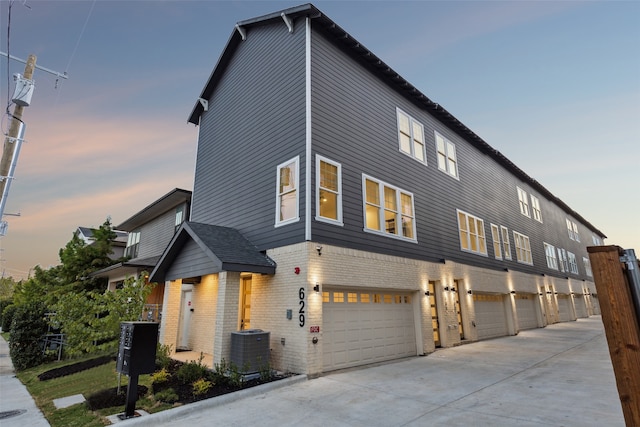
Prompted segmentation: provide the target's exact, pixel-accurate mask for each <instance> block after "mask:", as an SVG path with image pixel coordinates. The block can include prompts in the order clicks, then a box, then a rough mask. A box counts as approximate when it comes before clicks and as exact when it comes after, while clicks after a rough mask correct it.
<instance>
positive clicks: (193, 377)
mask: <svg viewBox="0 0 640 427" xmlns="http://www.w3.org/2000/svg"><path fill="white" fill-rule="evenodd" d="M206 374H207V368H206V366H203V365H201V364H200V363H197V362H194V361H191V362H187V363H185V364H184V365H182V366H180V368H179V369H178V372H177V373H176V375H177V377H178V379H179V380H180V381H181V382H182V383H183V384H192V383H194V382H195V381H197V380H199V379H201V378H203V377H204V376H205V375H206Z"/></svg>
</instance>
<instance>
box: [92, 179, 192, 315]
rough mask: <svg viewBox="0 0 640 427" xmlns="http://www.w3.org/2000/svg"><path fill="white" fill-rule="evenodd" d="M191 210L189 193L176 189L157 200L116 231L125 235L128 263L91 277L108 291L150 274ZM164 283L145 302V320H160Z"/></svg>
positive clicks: (125, 250)
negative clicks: (98, 279)
mask: <svg viewBox="0 0 640 427" xmlns="http://www.w3.org/2000/svg"><path fill="white" fill-rule="evenodd" d="M190 206H191V191H188V190H182V189H180V188H176V189H174V190H171V191H170V192H169V193H167V194H165V195H164V196H162V197H160V198H159V199H158V200H156V201H154V202H153V203H151V204H150V205H148V206H147V207H145V208H144V209H142V210H141V211H139V212H138V213H136V214H134V215H133V216H132V217H131V218H129V219H127V220H126V221H124V222H123V223H121V224H119V225H118V226H117V227H116V228H117V229H118V230H124V231H126V232H127V233H128V239H125V242H126V247H125V248H124V252H123V255H124V256H125V257H128V258H129V259H128V260H127V261H124V262H120V263H117V264H114V265H112V266H109V267H106V268H103V269H102V270H99V271H97V272H95V273H93V276H98V277H106V278H107V280H108V290H110V291H112V290H115V289H117V288H118V287H119V286H122V284H123V283H124V281H125V279H126V278H128V277H135V278H137V277H138V276H139V275H140V274H141V273H142V272H145V271H146V272H147V273H150V272H151V271H152V270H153V268H154V267H155V265H156V263H157V262H158V259H160V255H162V251H163V250H164V249H165V248H166V246H167V244H168V243H169V242H170V241H171V239H172V238H173V236H174V234H175V232H176V230H177V229H178V227H179V226H180V225H181V224H182V223H183V222H184V221H185V220H186V218H187V217H188V215H189V209H190ZM163 297H164V283H159V284H158V285H157V286H156V287H155V288H154V289H153V291H152V292H151V294H150V295H149V297H148V298H147V307H146V309H145V311H146V312H147V319H149V320H159V318H160V317H161V316H160V315H161V312H162V300H163Z"/></svg>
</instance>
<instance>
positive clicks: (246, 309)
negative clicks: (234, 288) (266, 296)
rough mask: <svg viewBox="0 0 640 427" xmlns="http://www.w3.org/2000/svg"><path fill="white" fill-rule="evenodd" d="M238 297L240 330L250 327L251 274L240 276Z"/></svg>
mask: <svg viewBox="0 0 640 427" xmlns="http://www.w3.org/2000/svg"><path fill="white" fill-rule="evenodd" d="M241 293H242V294H241V297H240V330H241V331H242V330H245V329H250V328H251V276H247V277H242V284H241Z"/></svg>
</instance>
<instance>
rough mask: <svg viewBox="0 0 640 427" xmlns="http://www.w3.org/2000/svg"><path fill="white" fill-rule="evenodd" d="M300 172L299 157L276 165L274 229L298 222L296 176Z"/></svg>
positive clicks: (297, 183) (297, 181)
mask: <svg viewBox="0 0 640 427" xmlns="http://www.w3.org/2000/svg"><path fill="white" fill-rule="evenodd" d="M299 170H300V156H296V157H294V158H293V159H291V160H287V161H286V162H284V163H281V164H279V165H278V170H277V171H278V172H277V189H276V194H277V197H276V224H275V226H276V227H279V226H281V225H286V224H290V223H292V222H296V221H299V220H300V216H299V212H298V210H299V208H298V205H299V203H298V202H299V201H298V197H299V194H298V193H299V192H298V185H299V180H298V175H299Z"/></svg>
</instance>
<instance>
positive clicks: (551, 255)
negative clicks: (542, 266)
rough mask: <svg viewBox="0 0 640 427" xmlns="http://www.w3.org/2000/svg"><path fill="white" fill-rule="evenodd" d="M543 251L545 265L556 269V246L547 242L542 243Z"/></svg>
mask: <svg viewBox="0 0 640 427" xmlns="http://www.w3.org/2000/svg"><path fill="white" fill-rule="evenodd" d="M544 253H545V255H546V257H547V267H549V268H553V269H554V270H557V269H558V258H557V257H556V248H555V247H554V246H553V245H550V244H548V243H545V244H544Z"/></svg>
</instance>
